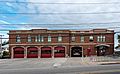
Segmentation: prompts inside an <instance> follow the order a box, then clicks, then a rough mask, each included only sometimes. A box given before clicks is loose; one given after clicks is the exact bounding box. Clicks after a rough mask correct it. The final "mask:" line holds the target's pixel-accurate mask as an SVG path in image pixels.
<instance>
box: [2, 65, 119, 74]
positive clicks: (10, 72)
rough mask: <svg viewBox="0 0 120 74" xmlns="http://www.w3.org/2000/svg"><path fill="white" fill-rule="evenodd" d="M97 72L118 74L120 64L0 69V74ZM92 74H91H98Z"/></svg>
mask: <svg viewBox="0 0 120 74" xmlns="http://www.w3.org/2000/svg"><path fill="white" fill-rule="evenodd" d="M89 72H91V73H92V72H98V73H99V74H120V64H117V65H96V66H85V67H83V66H79V67H78V66H76V67H75V66H74V67H62V66H58V67H51V68H32V67H31V68H19V69H17V68H11V69H10V68H9V69H0V74H87V73H89ZM98 73H93V74H98Z"/></svg>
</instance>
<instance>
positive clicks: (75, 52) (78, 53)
mask: <svg viewBox="0 0 120 74" xmlns="http://www.w3.org/2000/svg"><path fill="white" fill-rule="evenodd" d="M71 57H82V47H72V49H71Z"/></svg>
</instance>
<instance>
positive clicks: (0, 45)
mask: <svg viewBox="0 0 120 74" xmlns="http://www.w3.org/2000/svg"><path fill="white" fill-rule="evenodd" d="M2 36H3V35H0V51H2Z"/></svg>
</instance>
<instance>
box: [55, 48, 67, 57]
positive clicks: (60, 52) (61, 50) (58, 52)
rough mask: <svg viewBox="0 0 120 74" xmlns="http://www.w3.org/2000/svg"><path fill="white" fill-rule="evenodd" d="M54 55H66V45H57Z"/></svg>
mask: <svg viewBox="0 0 120 74" xmlns="http://www.w3.org/2000/svg"><path fill="white" fill-rule="evenodd" d="M54 57H65V47H55V48H54Z"/></svg>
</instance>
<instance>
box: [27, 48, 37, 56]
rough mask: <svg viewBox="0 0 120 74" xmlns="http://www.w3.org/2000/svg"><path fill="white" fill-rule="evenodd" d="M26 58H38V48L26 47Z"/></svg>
mask: <svg viewBox="0 0 120 74" xmlns="http://www.w3.org/2000/svg"><path fill="white" fill-rule="evenodd" d="M27 58H38V48H36V47H29V48H28V49H27Z"/></svg>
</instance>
